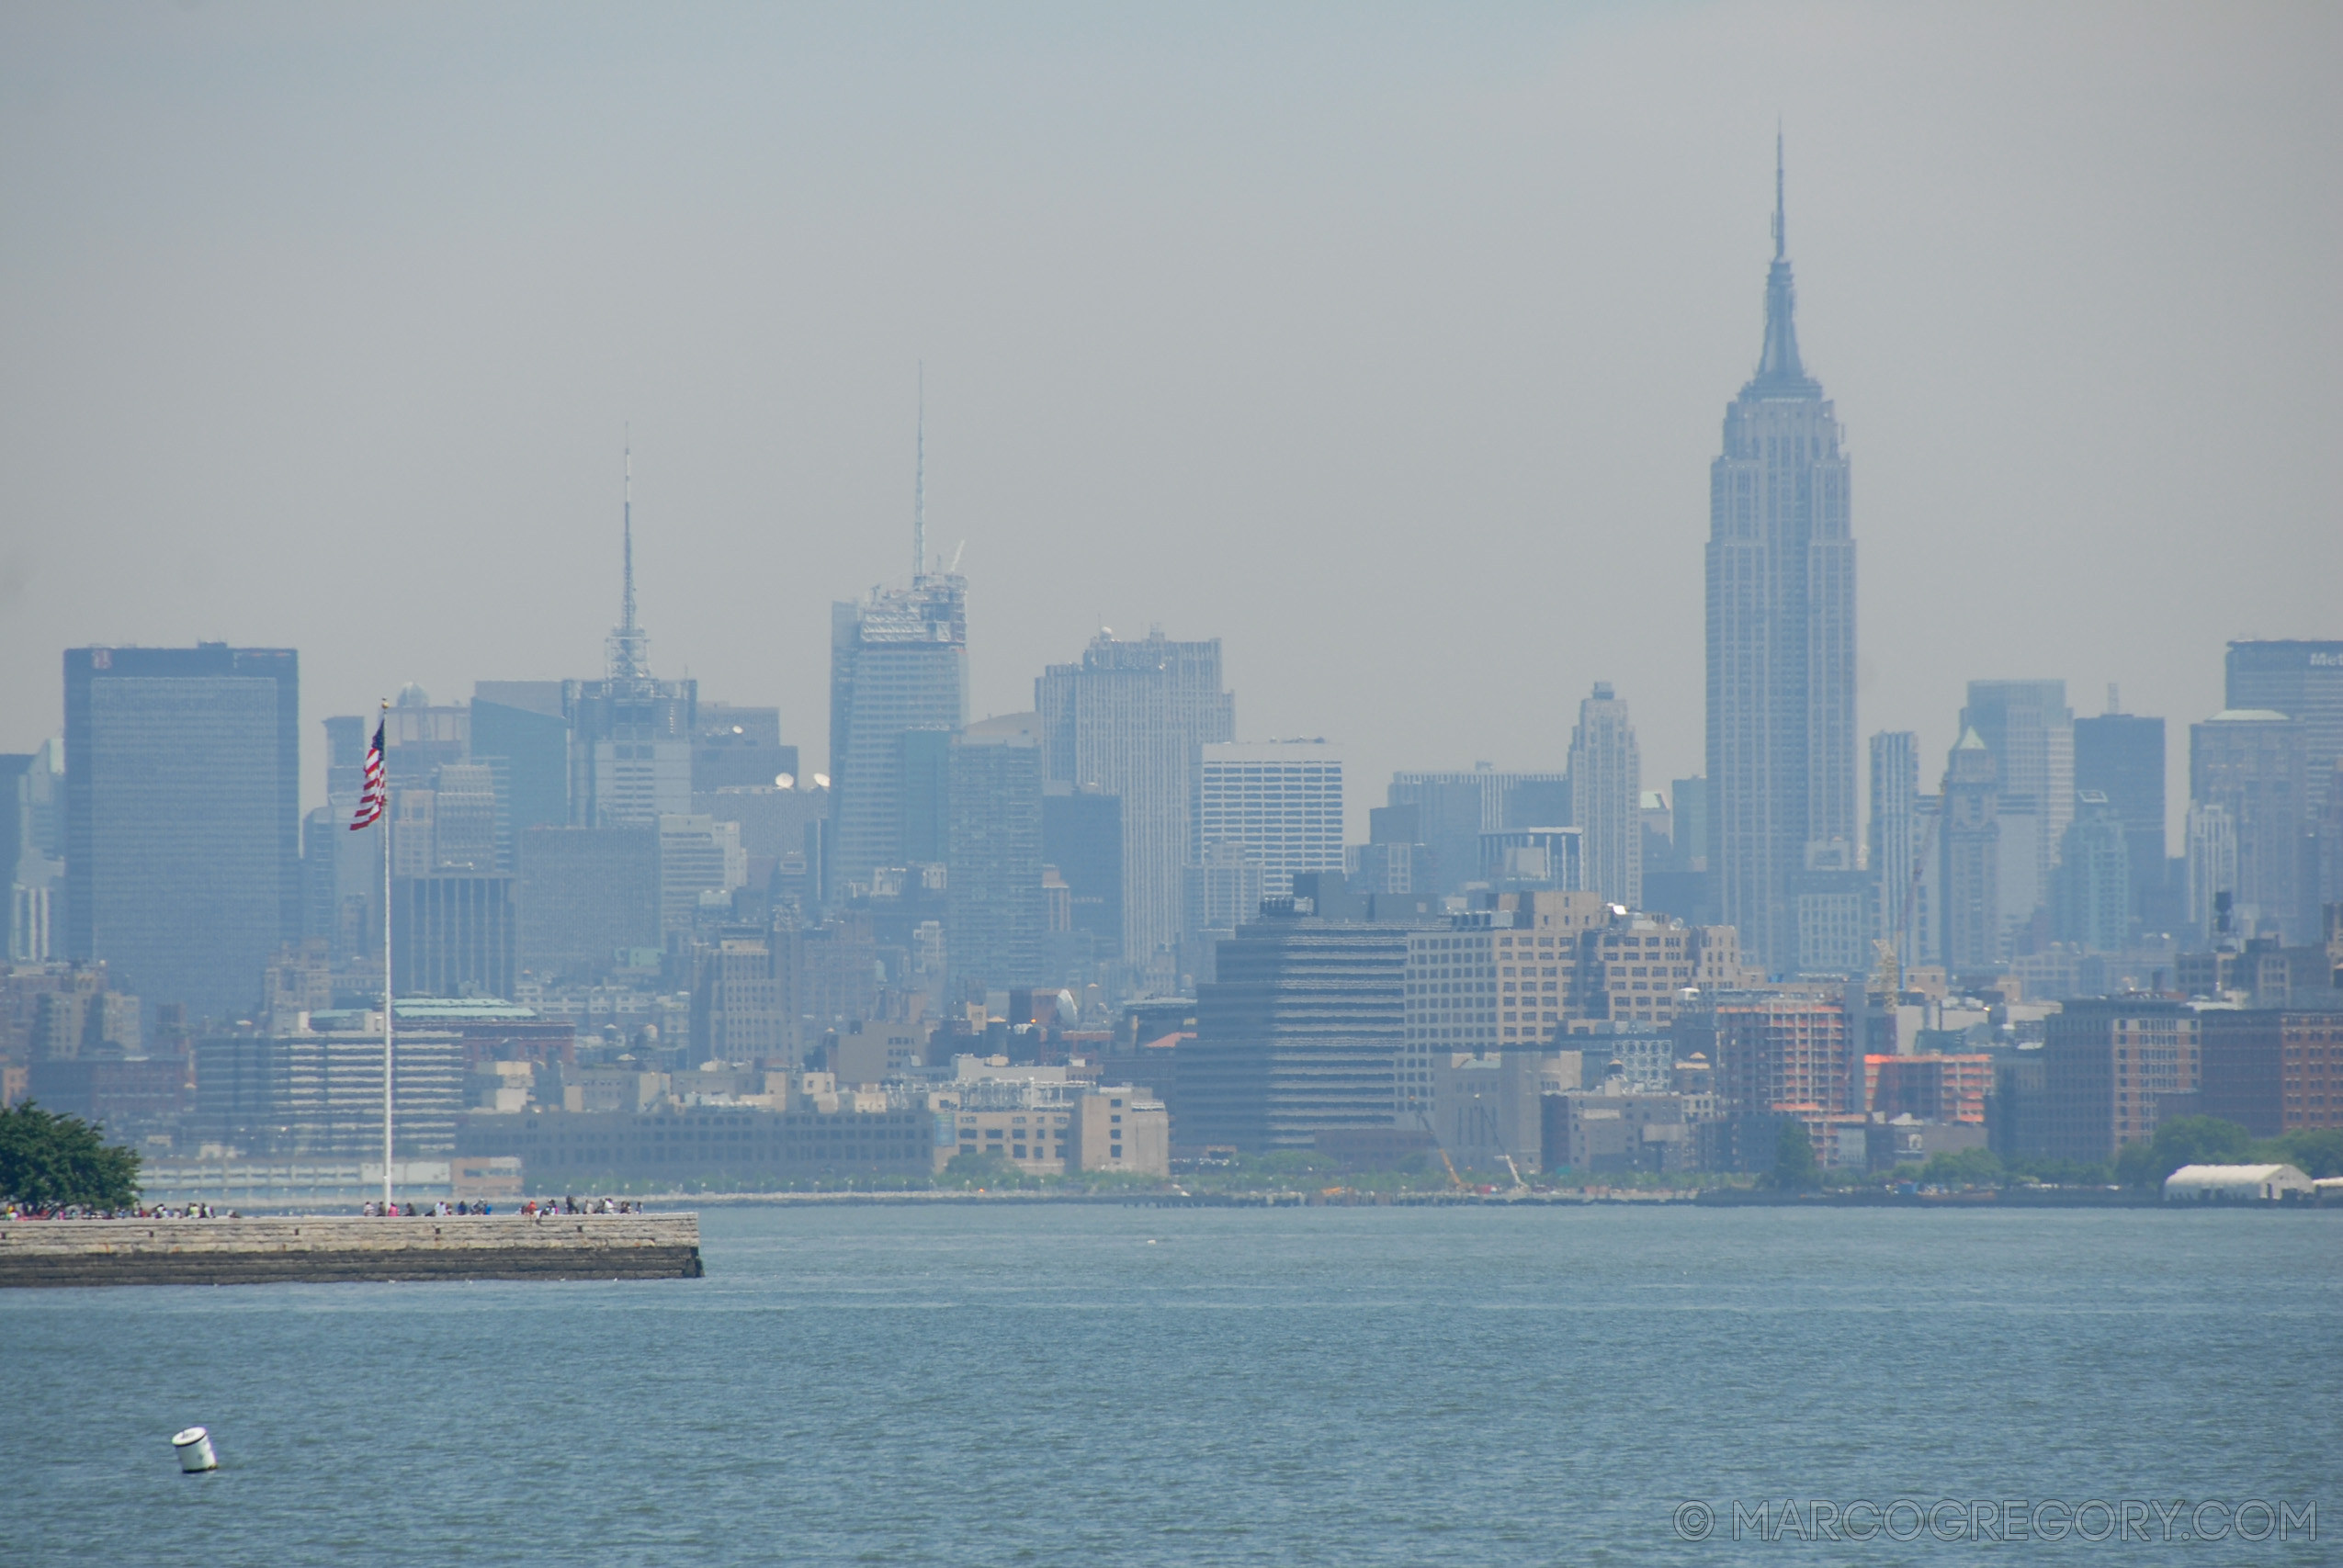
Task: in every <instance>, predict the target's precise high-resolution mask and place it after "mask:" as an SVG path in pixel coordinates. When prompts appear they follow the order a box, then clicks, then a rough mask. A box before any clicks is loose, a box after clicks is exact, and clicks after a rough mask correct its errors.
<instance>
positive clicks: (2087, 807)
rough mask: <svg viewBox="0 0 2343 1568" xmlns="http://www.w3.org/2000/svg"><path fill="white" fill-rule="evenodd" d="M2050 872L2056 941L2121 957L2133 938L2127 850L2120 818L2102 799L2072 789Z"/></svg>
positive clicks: (2129, 852) (2128, 840) (2128, 841)
mask: <svg viewBox="0 0 2343 1568" xmlns="http://www.w3.org/2000/svg"><path fill="white" fill-rule="evenodd" d="M2075 795H2076V807H2075V809H2076V816H2075V819H2074V821H2072V822H2071V823H2069V824H2067V827H2066V840H2065V841H2064V843H2063V844H2062V845H2061V847H2060V849H2059V855H2058V868H2057V870H2056V871H2055V872H2054V873H2053V874H2052V876H2053V881H2052V889H2051V891H2052V897H2051V915H2052V922H2053V927H2054V931H2055V934H2056V936H2057V939H2058V940H2059V941H2060V942H2066V943H2068V944H2070V945H2072V946H2074V947H2077V948H2080V949H2081V950H2082V951H2083V952H2085V953H2121V952H2122V951H2123V950H2124V948H2125V947H2126V946H2127V945H2128V944H2129V942H2130V940H2131V934H2132V908H2133V901H2132V863H2133V861H2132V849H2133V843H2134V840H2133V839H2132V836H2131V834H2130V832H2129V831H2128V829H2127V826H2126V824H2125V823H2124V821H2123V819H2122V818H2121V817H2120V816H2118V815H2117V814H2116V811H2115V807H2113V806H2112V805H2111V804H2110V803H2109V801H2108V798H2107V796H2106V795H2103V794H2101V793H2100V791H2098V790H2095V789H2083V790H2077V791H2076V792H2075Z"/></svg>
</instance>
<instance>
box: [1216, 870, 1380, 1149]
mask: <svg viewBox="0 0 2343 1568" xmlns="http://www.w3.org/2000/svg"><path fill="white" fill-rule="evenodd" d="M1408 942H1409V932H1408V931H1407V930H1406V929H1405V928H1403V927H1398V926H1387V925H1358V924H1343V923H1336V922H1330V921H1327V920H1322V919H1318V918H1316V917H1313V916H1301V915H1296V914H1294V913H1292V912H1291V911H1290V910H1287V911H1285V912H1276V910H1275V906H1274V905H1273V906H1272V909H1271V910H1270V911H1264V913H1263V915H1262V919H1259V920H1257V921H1254V922H1252V923H1250V924H1248V925H1245V926H1243V927H1240V928H1239V930H1238V931H1237V933H1236V934H1235V936H1233V937H1231V938H1229V939H1228V940H1227V941H1224V942H1221V943H1220V947H1219V953H1218V958H1217V969H1218V978H1217V980H1215V981H1214V982H1212V983H1210V984H1207V985H1201V986H1198V987H1196V1032H1195V1035H1194V1038H1193V1039H1188V1040H1183V1041H1182V1042H1181V1043H1180V1044H1179V1046H1178V1048H1177V1050H1176V1052H1175V1053H1174V1059H1175V1089H1176V1092H1175V1095H1174V1098H1173V1100H1172V1117H1173V1122H1174V1124H1175V1126H1176V1128H1177V1135H1178V1139H1179V1142H1180V1144H1181V1145H1183V1146H1193V1147H1201V1146H1205V1145H1228V1146H1231V1147H1235V1148H1238V1149H1240V1150H1244V1151H1246V1152H1249V1153H1250V1152H1262V1151H1267V1150H1273V1149H1296V1148H1298V1149H1307V1148H1308V1147H1310V1146H1311V1145H1312V1143H1313V1141H1314V1140H1315V1139H1316V1137H1317V1136H1318V1134H1320V1133H1330V1132H1339V1131H1343V1130H1348V1129H1353V1128H1364V1127H1386V1126H1388V1125H1390V1122H1391V1111H1392V1089H1393V1070H1394V1066H1395V1063H1396V1060H1397V1058H1398V1053H1399V1039H1400V1027H1401V1017H1402V998H1401V992H1400V986H1401V983H1402V976H1403V974H1404V973H1405V971H1406V969H1407V966H1408Z"/></svg>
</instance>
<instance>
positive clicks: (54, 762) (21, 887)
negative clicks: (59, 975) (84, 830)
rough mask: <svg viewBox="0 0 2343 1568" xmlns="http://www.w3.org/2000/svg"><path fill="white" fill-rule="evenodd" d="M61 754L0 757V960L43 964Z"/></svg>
mask: <svg viewBox="0 0 2343 1568" xmlns="http://www.w3.org/2000/svg"><path fill="white" fill-rule="evenodd" d="M64 807H65V759H64V749H63V748H62V746H61V745H60V744H59V743H58V742H57V741H55V740H51V741H48V742H46V743H45V744H43V745H42V747H41V748H40V750H38V751H27V752H18V753H16V754H14V755H11V756H6V757H0V890H5V892H6V897H7V905H6V908H0V939H5V941H0V957H5V958H6V961H7V962H9V963H11V964H43V963H46V962H48V959H49V955H50V952H51V946H52V944H53V943H54V942H55V941H56V939H57V937H58V935H59V934H60V933H58V932H56V931H55V924H54V922H55V919H56V915H57V912H58V910H59V909H60V908H61V906H62V884H63V882H64V877H65V809H64Z"/></svg>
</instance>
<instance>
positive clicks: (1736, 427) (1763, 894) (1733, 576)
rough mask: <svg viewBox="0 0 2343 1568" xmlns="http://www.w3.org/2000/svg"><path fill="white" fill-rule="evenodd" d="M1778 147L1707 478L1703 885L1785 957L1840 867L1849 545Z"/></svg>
mask: <svg viewBox="0 0 2343 1568" xmlns="http://www.w3.org/2000/svg"><path fill="white" fill-rule="evenodd" d="M1796 304H1797V295H1796V290H1795V288H1794V285H1793V283H1792V280H1791V276H1790V253H1789V232H1788V222H1787V209H1786V205H1785V203H1784V201H1783V169H1782V142H1781V139H1780V137H1779V136H1778V135H1777V136H1776V138H1775V140H1774V173H1773V263H1772V265H1771V267H1770V268H1769V269H1768V270H1767V273H1766V280H1765V342H1764V346H1763V348H1762V350H1761V351H1760V355H1759V358H1758V367H1757V374H1756V375H1755V376H1753V377H1751V378H1749V384H1748V385H1747V386H1745V387H1743V388H1742V389H1741V393H1740V396H1738V397H1737V398H1736V399H1734V400H1733V401H1732V402H1731V403H1730V404H1729V405H1727V406H1726V411H1725V448H1724V451H1723V453H1722V454H1721V455H1720V456H1719V457H1717V458H1716V460H1715V462H1714V463H1713V464H1712V465H1710V468H1709V537H1708V551H1707V575H1708V777H1709V789H1710V794H1711V799H1712V801H1713V806H1712V808H1711V809H1712V812H1713V818H1712V821H1713V829H1712V830H1713V833H1714V835H1715V859H1714V860H1713V861H1712V863H1711V866H1710V874H1711V875H1712V876H1713V877H1715V880H1716V896H1717V902H1718V905H1719V908H1720V909H1721V911H1722V913H1723V915H1724V918H1725V919H1726V921H1727V922H1728V923H1729V924H1732V925H1734V926H1737V927H1738V928H1739V930H1740V933H1741V945H1742V950H1743V951H1744V952H1747V953H1754V954H1755V955H1756V956H1757V957H1758V958H1759V960H1760V962H1761V963H1762V964H1764V965H1765V966H1766V967H1767V968H1768V969H1770V970H1772V971H1775V972H1782V971H1785V970H1788V969H1790V968H1792V967H1793V966H1794V964H1795V962H1796V953H1797V951H1798V898H1799V897H1800V883H1801V880H1802V878H1804V877H1805V876H1806V874H1808V873H1810V872H1822V871H1828V870H1830V869H1834V868H1837V869H1843V868H1845V867H1850V866H1851V865H1852V864H1853V863H1854V860H1853V845H1854V842H1855V769H1856V761H1855V545H1854V539H1853V537H1852V536H1851V533H1850V532H1849V526H1848V467H1847V458H1846V455H1845V453H1844V452H1843V450H1842V449H1841V433H1840V431H1839V420H1838V415H1837V412H1836V411H1835V410H1834V409H1833V407H1832V405H1831V403H1830V401H1829V400H1828V399H1827V398H1825V397H1824V396H1823V395H1822V387H1821V384H1820V383H1819V382H1817V381H1816V380H1815V379H1814V378H1813V377H1811V376H1809V375H1807V374H1806V370H1805V365H1804V363H1803V362H1801V360H1800V359H1799V356H1798V333H1797V325H1796V321H1795V315H1794V312H1795V309H1796Z"/></svg>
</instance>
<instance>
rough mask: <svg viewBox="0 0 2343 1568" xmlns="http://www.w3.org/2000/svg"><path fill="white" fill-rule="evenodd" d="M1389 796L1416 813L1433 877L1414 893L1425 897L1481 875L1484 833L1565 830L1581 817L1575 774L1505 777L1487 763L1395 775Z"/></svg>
mask: <svg viewBox="0 0 2343 1568" xmlns="http://www.w3.org/2000/svg"><path fill="white" fill-rule="evenodd" d="M1384 798H1385V800H1386V801H1387V803H1388V804H1389V805H1391V806H1396V807H1408V808H1409V809H1411V810H1413V811H1414V812H1415V814H1416V831H1417V833H1418V834H1419V835H1420V836H1419V837H1418V839H1417V840H1416V842H1418V843H1421V844H1422V845H1423V846H1424V849H1425V850H1426V852H1427V854H1426V859H1427V860H1428V861H1429V862H1430V871H1431V876H1430V881H1429V885H1428V886H1424V887H1421V888H1417V889H1415V890H1414V891H1417V892H1424V893H1454V891H1456V890H1457V889H1458V888H1460V887H1462V886H1465V885H1466V883H1468V882H1473V881H1476V880H1477V879H1478V878H1479V877H1480V876H1481V874H1482V866H1481V835H1482V834H1483V833H1494V832H1497V831H1499V830H1500V829H1508V828H1563V827H1568V825H1569V824H1570V822H1571V821H1572V819H1573V817H1574V815H1575V814H1574V812H1573V810H1572V808H1571V802H1570V775H1569V774H1568V773H1504V772H1501V771H1500V770H1498V769H1496V768H1492V767H1490V766H1489V765H1488V763H1487V762H1482V763H1480V764H1478V765H1477V766H1476V767H1475V768H1474V769H1473V770H1472V772H1470V773H1464V772H1461V771H1459V772H1455V773H1394V774H1392V775H1391V786H1390V788H1389V789H1388V790H1387V791H1386V792H1385V795H1384Z"/></svg>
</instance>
